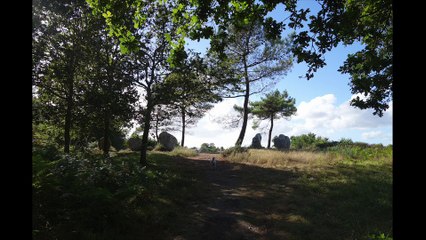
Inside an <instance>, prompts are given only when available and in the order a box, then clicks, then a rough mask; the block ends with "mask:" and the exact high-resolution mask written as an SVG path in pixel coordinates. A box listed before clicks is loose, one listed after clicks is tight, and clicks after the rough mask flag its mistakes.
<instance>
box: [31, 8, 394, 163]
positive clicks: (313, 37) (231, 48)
mask: <svg viewBox="0 0 426 240" xmlns="http://www.w3.org/2000/svg"><path fill="white" fill-rule="evenodd" d="M278 3H279V1H262V3H258V2H255V1H235V0H230V1H212V0H198V1H186V0H173V1H162V0H161V1H142V0H124V1H116V0H108V1H96V0H87V1H83V0H65V1H47V0H35V1H33V26H32V38H33V48H32V62H33V64H32V85H33V94H32V95H33V98H32V99H33V135H34V132H35V131H37V129H38V128H39V127H38V126H39V125H40V124H46V123H47V124H50V125H52V126H56V127H57V128H58V129H60V130H59V132H60V135H62V136H61V137H58V142H60V144H61V145H62V146H63V151H64V152H65V153H70V152H71V150H72V149H75V150H78V149H79V148H84V147H85V146H87V143H88V142H89V141H91V140H92V139H101V138H102V139H104V140H103V141H102V145H103V146H102V149H103V152H104V154H105V155H107V154H108V151H109V148H110V141H109V139H110V138H111V136H112V135H113V134H114V133H117V132H120V131H122V129H123V128H125V127H129V126H130V125H131V123H132V121H134V120H135V121H136V122H137V124H138V125H139V126H140V128H141V130H142V132H143V135H142V150H141V155H140V163H141V164H142V165H146V164H147V159H146V153H147V143H148V140H149V135H150V134H152V135H153V136H157V137H158V132H159V131H161V130H162V129H165V128H167V127H170V126H171V125H172V124H170V123H177V125H178V127H179V128H180V131H181V132H182V136H181V145H182V146H184V141H185V130H186V128H187V127H188V126H191V125H193V124H195V123H196V121H197V119H200V118H201V117H202V116H203V114H204V113H205V112H206V111H208V110H209V109H211V108H212V106H213V105H212V104H213V103H216V102H218V101H221V100H222V99H224V98H232V97H243V98H244V102H243V105H242V106H240V110H241V120H242V123H241V131H240V134H239V136H238V138H237V140H236V145H241V144H242V142H243V139H244V136H245V130H246V128H247V123H248V115H249V114H250V113H253V114H254V115H256V116H257V117H258V118H259V119H260V120H262V119H269V121H270V123H271V128H270V133H269V135H271V132H272V127H273V120H274V119H275V118H276V117H277V116H278V115H277V114H278V113H281V114H282V116H286V117H288V116H290V115H292V114H294V112H295V107H294V104H295V101H294V99H292V98H291V97H289V96H288V94H287V92H285V91H284V92H283V93H282V94H281V93H279V92H278V93H276V92H275V93H269V95H266V97H265V99H262V100H261V102H258V103H252V104H251V105H253V108H252V107H251V106H250V96H252V95H253V94H258V93H261V92H264V91H265V90H267V89H270V87H272V86H273V85H274V84H275V83H276V82H277V81H279V79H278V77H282V76H284V75H285V74H286V73H287V72H288V71H289V70H290V69H291V67H292V65H293V62H294V61H297V62H301V61H304V62H306V63H308V66H309V70H308V72H307V75H306V77H307V78H308V79H309V78H312V77H313V73H314V72H315V71H316V70H317V69H318V68H320V67H323V66H324V65H325V62H324V59H323V54H324V53H325V52H327V51H329V50H331V49H332V48H333V47H335V46H336V45H337V44H338V43H341V42H343V43H344V44H351V43H353V42H354V41H357V40H361V41H362V43H364V44H365V49H364V50H362V51H360V52H358V53H356V54H354V55H351V56H349V57H348V59H347V60H346V61H345V63H344V64H343V66H342V68H341V69H340V71H341V72H343V73H349V74H350V75H351V80H352V81H351V87H352V92H353V93H363V94H364V95H366V98H365V99H359V98H357V99H354V102H353V104H354V105H355V106H357V107H360V108H373V109H375V114H379V115H382V112H383V111H384V110H385V109H387V107H388V105H387V102H389V101H390V97H391V87H392V81H391V80H392V76H391V71H392V63H391V59H392V41H391V40H392V11H391V2H390V1H377V2H374V3H372V2H369V1H365V4H359V3H357V2H354V1H319V3H320V4H322V9H321V10H320V12H319V13H318V14H317V15H316V16H311V17H310V23H309V24H308V26H309V30H310V31H309V32H306V31H301V32H300V31H299V32H297V33H296V32H294V33H293V34H291V35H289V36H284V37H282V36H281V33H282V31H283V30H284V29H285V28H286V26H287V27H289V28H293V29H294V30H295V31H296V30H297V29H298V28H301V27H302V26H303V22H304V21H306V20H307V19H306V16H307V13H309V9H305V10H304V9H301V10H298V9H297V1H292V0H290V1H282V3H283V4H284V6H285V11H287V12H288V13H289V14H290V17H289V18H288V19H287V20H288V21H289V23H284V22H277V21H276V20H274V19H272V18H270V17H267V16H266V15H267V13H268V12H270V11H272V10H273V9H274V8H275V7H276V6H277V4H278ZM354 17H355V18H358V19H360V20H359V21H356V22H354V20H353V18H354ZM376 20H381V21H376ZM349 26H355V28H353V27H351V29H352V30H353V29H354V31H352V30H351V31H350V32H349V31H348V29H349ZM185 39H192V40H200V39H210V48H209V50H208V51H207V53H206V54H205V55H204V56H201V54H199V53H197V52H195V51H193V50H191V49H186V48H185V47H184V44H185ZM310 46H317V48H315V47H314V49H315V50H313V49H311V50H308V49H309V47H310ZM389 59H390V60H389ZM268 99H269V100H268ZM271 102H272V104H271ZM276 104H278V105H279V106H277V108H274V107H275V105H276ZM280 104H281V105H280ZM283 104H284V105H283ZM292 106H293V107H292ZM269 138H270V137H269ZM269 142H270V139H269V140H268V146H269Z"/></svg>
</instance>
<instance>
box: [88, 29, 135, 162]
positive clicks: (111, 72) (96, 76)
mask: <svg viewBox="0 0 426 240" xmlns="http://www.w3.org/2000/svg"><path fill="white" fill-rule="evenodd" d="M101 23H102V22H101ZM92 26H94V25H92ZM98 26H99V27H97V28H96V26H94V27H95V29H94V31H93V34H92V38H91V39H90V40H91V41H90V44H91V47H90V48H89V49H87V54H89V56H90V60H91V61H90V63H89V65H88V66H89V69H90V71H88V73H87V76H89V77H88V80H87V83H86V85H85V86H86V89H85V90H84V96H85V101H86V104H87V105H86V108H87V110H86V114H85V115H86V116H91V119H90V120H91V121H88V122H90V124H91V125H92V128H93V125H94V126H98V125H100V126H102V128H101V131H100V132H102V133H103V134H102V138H103V139H104V141H103V146H102V150H103V152H104V155H108V152H109V147H110V145H109V140H108V139H111V131H112V130H113V125H117V123H119V125H126V124H125V123H127V122H129V121H130V120H131V119H132V118H133V117H134V112H135V111H134V106H133V105H134V104H135V103H136V101H137V92H136V89H135V87H134V85H133V82H132V77H131V76H130V75H129V72H130V71H131V69H129V68H130V66H129V64H128V62H129V59H128V57H126V56H124V55H122V54H120V49H119V46H118V44H117V41H115V40H114V39H113V38H111V37H109V36H108V35H107V33H106V31H105V27H104V26H103V24H101V25H98ZM86 121H87V119H86ZM115 128H117V127H115ZM98 139H99V136H98ZM105 139H107V141H105Z"/></svg>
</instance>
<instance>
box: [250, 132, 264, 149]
mask: <svg viewBox="0 0 426 240" xmlns="http://www.w3.org/2000/svg"><path fill="white" fill-rule="evenodd" d="M261 141H262V135H261V134H260V133H258V134H256V136H254V138H253V139H252V140H251V147H252V148H262V145H261Z"/></svg>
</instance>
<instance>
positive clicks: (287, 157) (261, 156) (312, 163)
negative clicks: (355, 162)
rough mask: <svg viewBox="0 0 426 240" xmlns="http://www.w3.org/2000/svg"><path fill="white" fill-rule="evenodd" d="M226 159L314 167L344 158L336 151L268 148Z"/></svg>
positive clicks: (292, 166)
mask: <svg viewBox="0 0 426 240" xmlns="http://www.w3.org/2000/svg"><path fill="white" fill-rule="evenodd" d="M226 160H228V161H230V162H234V163H244V164H250V165H257V166H261V167H268V168H312V167H317V166H321V165H324V163H328V164H332V163H335V162H338V161H340V160H342V157H341V156H340V155H338V154H334V153H328V152H327V153H323V152H302V151H288V152H282V151H276V150H266V149H249V150H248V151H247V152H242V153H235V154H231V155H229V156H228V157H227V158H226Z"/></svg>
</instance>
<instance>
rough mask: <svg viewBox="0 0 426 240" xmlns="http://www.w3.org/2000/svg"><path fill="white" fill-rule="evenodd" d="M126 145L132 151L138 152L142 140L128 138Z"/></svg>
mask: <svg viewBox="0 0 426 240" xmlns="http://www.w3.org/2000/svg"><path fill="white" fill-rule="evenodd" d="M127 145H128V146H129V148H130V150H132V151H140V150H141V149H142V139H140V138H130V139H129V140H127Z"/></svg>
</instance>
